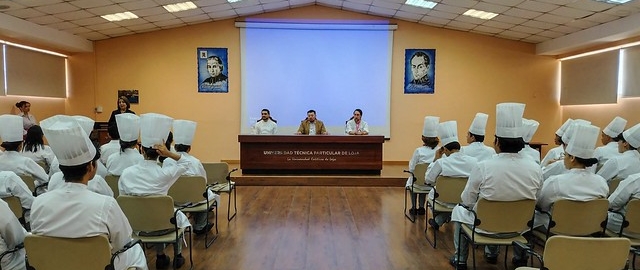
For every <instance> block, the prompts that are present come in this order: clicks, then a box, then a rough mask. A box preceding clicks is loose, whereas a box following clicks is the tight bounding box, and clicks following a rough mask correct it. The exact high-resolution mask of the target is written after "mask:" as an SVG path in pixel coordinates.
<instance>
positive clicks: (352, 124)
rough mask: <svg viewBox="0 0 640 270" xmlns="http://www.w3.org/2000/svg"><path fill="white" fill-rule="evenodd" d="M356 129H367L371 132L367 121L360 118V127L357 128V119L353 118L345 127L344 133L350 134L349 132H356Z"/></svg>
mask: <svg viewBox="0 0 640 270" xmlns="http://www.w3.org/2000/svg"><path fill="white" fill-rule="evenodd" d="M356 131H365V132H367V133H369V124H367V122H365V121H363V120H360V127H359V128H358V129H356V121H355V120H353V119H351V120H349V121H347V126H346V128H345V131H344V133H346V134H349V132H356Z"/></svg>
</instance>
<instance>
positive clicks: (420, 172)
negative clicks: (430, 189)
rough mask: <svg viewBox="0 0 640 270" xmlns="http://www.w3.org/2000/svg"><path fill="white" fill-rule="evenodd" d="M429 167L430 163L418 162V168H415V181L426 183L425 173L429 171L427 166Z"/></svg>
mask: <svg viewBox="0 0 640 270" xmlns="http://www.w3.org/2000/svg"><path fill="white" fill-rule="evenodd" d="M428 167H429V163H419V164H416V168H415V169H413V175H414V176H415V177H416V180H415V183H418V184H421V185H423V184H424V175H425V173H427V168H428Z"/></svg>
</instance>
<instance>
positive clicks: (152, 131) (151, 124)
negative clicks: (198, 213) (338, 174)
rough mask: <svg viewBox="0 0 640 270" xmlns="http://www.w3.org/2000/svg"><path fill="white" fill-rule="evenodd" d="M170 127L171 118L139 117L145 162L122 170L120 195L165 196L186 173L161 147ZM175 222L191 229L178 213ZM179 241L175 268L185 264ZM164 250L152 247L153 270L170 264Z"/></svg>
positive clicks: (175, 157)
mask: <svg viewBox="0 0 640 270" xmlns="http://www.w3.org/2000/svg"><path fill="white" fill-rule="evenodd" d="M116 117H117V116H116ZM172 124H173V119H172V118H171V117H168V116H166V115H162V114H157V113H146V114H143V115H141V116H140V138H141V140H142V150H143V151H142V153H143V156H144V159H145V160H144V161H142V162H140V163H138V164H136V165H133V166H131V167H129V168H126V169H124V171H123V172H122V175H120V179H119V181H118V190H119V191H120V194H124V195H132V196H148V195H167V194H168V192H169V188H171V185H173V183H175V182H176V180H178V178H179V177H180V176H181V175H182V174H184V173H185V172H186V171H187V168H188V167H189V160H187V159H185V158H183V157H182V155H180V154H177V153H174V152H171V151H169V150H168V149H167V147H166V146H165V144H164V140H165V139H166V138H167V136H168V135H169V131H170V129H171V126H172ZM118 126H120V123H118ZM120 136H122V134H120ZM159 156H164V157H167V159H165V160H164V161H163V163H162V166H160V164H159V163H158V157H159ZM109 159H111V157H110V158H109ZM177 219H178V220H177V225H178V227H179V228H186V227H188V226H191V224H190V223H189V219H187V216H186V215H185V214H184V213H182V212H181V211H178V218H177ZM181 242H182V241H178V243H176V244H175V245H176V246H175V250H176V251H177V252H175V254H176V256H175V258H174V265H175V266H176V267H177V268H178V267H180V266H182V265H183V264H184V262H185V259H184V257H183V256H182V245H180V243H181ZM164 248H165V247H164V245H156V252H157V258H156V268H159V269H162V268H165V267H167V266H169V265H170V262H171V259H170V258H169V256H167V255H165V254H164Z"/></svg>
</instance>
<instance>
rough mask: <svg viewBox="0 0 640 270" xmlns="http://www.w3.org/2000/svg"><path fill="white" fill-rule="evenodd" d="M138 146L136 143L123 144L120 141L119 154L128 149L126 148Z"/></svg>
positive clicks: (123, 142)
mask: <svg viewBox="0 0 640 270" xmlns="http://www.w3.org/2000/svg"><path fill="white" fill-rule="evenodd" d="M137 144H138V141H137V140H135V141H130V142H125V141H123V140H122V139H120V152H123V153H124V150H126V149H128V148H133V147H134V146H136V145H137Z"/></svg>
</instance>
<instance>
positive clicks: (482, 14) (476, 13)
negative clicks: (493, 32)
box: [462, 9, 498, 20]
mask: <svg viewBox="0 0 640 270" xmlns="http://www.w3.org/2000/svg"><path fill="white" fill-rule="evenodd" d="M462 15H467V16H470V17H474V18H480V19H483V20H491V19H493V17H495V16H498V14H497V13H493V12H486V11H482V10H475V9H470V10H467V12H465V13H464V14H462Z"/></svg>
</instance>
